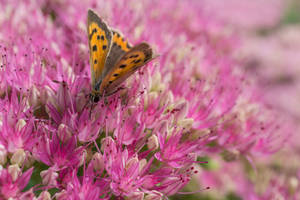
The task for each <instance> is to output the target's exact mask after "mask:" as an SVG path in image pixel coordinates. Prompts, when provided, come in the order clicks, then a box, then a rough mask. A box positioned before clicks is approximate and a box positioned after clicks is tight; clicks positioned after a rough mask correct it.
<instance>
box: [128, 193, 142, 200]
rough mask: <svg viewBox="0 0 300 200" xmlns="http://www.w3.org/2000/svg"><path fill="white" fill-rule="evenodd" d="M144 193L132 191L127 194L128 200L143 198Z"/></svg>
mask: <svg viewBox="0 0 300 200" xmlns="http://www.w3.org/2000/svg"><path fill="white" fill-rule="evenodd" d="M143 199H144V193H143V192H133V193H131V194H130V195H129V196H128V200H143Z"/></svg>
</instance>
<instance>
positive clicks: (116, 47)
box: [103, 30, 131, 76]
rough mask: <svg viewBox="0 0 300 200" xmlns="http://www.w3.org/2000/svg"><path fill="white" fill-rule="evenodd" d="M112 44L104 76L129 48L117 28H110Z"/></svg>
mask: <svg viewBox="0 0 300 200" xmlns="http://www.w3.org/2000/svg"><path fill="white" fill-rule="evenodd" d="M112 33H113V36H112V46H111V50H110V52H109V55H108V57H107V60H106V64H105V68H104V73H103V74H104V76H106V75H107V74H108V72H109V71H110V70H111V69H112V68H113V67H114V66H115V64H116V62H117V61H118V60H119V59H120V58H121V57H122V56H123V55H124V54H125V53H126V52H128V51H129V50H130V49H131V44H130V43H129V42H128V41H127V40H126V39H125V38H124V36H123V35H122V34H121V33H120V32H119V31H117V30H112Z"/></svg>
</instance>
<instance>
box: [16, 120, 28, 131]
mask: <svg viewBox="0 0 300 200" xmlns="http://www.w3.org/2000/svg"><path fill="white" fill-rule="evenodd" d="M25 125H26V122H25V120H24V119H19V121H18V122H17V125H16V127H17V130H18V131H21V130H22V128H23V127H24V126H25Z"/></svg>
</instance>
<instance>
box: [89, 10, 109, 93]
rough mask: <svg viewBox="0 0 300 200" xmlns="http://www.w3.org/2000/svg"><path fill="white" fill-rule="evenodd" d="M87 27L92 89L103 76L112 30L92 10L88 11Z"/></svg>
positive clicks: (96, 86) (98, 83) (98, 84)
mask: <svg viewBox="0 0 300 200" xmlns="http://www.w3.org/2000/svg"><path fill="white" fill-rule="evenodd" d="M87 29H88V30H87V32H88V38H89V49H90V65H91V75H92V86H93V89H94V90H98V89H99V86H100V84H101V82H102V79H103V77H104V75H103V72H104V67H105V63H106V59H107V56H108V55H109V51H110V49H111V45H112V31H111V30H110V29H109V28H108V26H107V24H106V23H105V22H104V21H103V20H102V19H101V18H99V17H98V16H97V15H96V14H95V13H94V12H93V11H92V10H89V11H88V25H87Z"/></svg>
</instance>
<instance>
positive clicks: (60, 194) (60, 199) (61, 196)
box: [55, 190, 69, 200]
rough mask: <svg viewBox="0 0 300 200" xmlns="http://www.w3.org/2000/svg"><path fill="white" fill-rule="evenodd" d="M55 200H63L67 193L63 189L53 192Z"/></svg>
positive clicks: (67, 196)
mask: <svg viewBox="0 0 300 200" xmlns="http://www.w3.org/2000/svg"><path fill="white" fill-rule="evenodd" d="M55 196H56V199H57V200H65V199H68V198H69V195H68V193H67V192H66V191H65V190H62V191H61V192H58V193H56V194H55Z"/></svg>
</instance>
